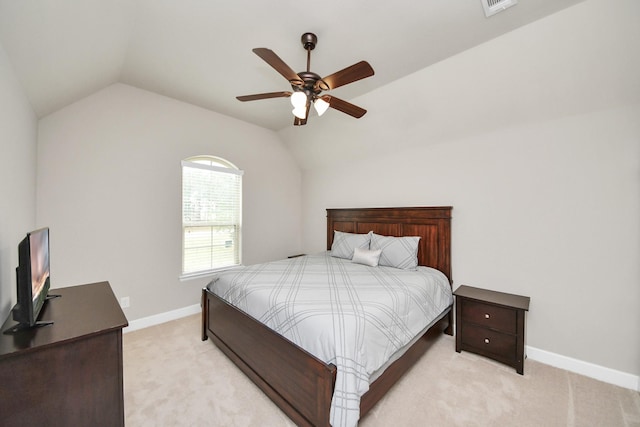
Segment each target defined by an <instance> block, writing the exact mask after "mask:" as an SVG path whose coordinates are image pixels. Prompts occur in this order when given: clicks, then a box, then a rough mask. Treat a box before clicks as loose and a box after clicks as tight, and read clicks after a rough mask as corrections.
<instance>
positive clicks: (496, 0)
mask: <svg viewBox="0 0 640 427" xmlns="http://www.w3.org/2000/svg"><path fill="white" fill-rule="evenodd" d="M516 3H518V0H482V7H483V8H484V14H485V16H486V17H487V18H488V17H490V16H492V15H495V14H496V13H498V12H502V11H503V10H505V9H506V8H508V7H511V6H515V4H516Z"/></svg>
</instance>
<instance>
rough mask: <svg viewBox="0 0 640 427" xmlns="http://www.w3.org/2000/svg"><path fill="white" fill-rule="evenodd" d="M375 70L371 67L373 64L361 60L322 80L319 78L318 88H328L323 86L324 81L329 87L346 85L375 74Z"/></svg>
mask: <svg viewBox="0 0 640 427" xmlns="http://www.w3.org/2000/svg"><path fill="white" fill-rule="evenodd" d="M373 74H374V71H373V68H371V65H369V63H368V62H367V61H360V62H358V63H357V64H353V65H352V66H350V67H347V68H345V69H343V70H340V71H337V72H335V73H333V74H331V75H329V76H327V77H325V78H323V79H321V80H318V82H317V83H316V85H318V88H320V89H322V90H328V89H326V88H323V87H322V82H324V83H325V84H326V85H327V86H328V87H329V89H335V88H337V87H340V86H344V85H346V84H349V83H353V82H356V81H358V80H362V79H364V78H367V77H371V76H373Z"/></svg>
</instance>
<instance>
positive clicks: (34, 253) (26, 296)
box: [5, 227, 53, 332]
mask: <svg viewBox="0 0 640 427" xmlns="http://www.w3.org/2000/svg"><path fill="white" fill-rule="evenodd" d="M16 286H17V298H18V301H17V303H16V305H15V306H14V307H13V309H12V310H11V312H12V314H13V320H14V321H16V322H18V324H17V325H15V326H13V327H12V328H9V329H8V330H7V331H5V332H14V331H18V330H20V329H26V328H33V327H38V326H44V325H50V324H51V323H52V322H39V321H38V316H39V314H40V311H41V310H42V307H43V306H44V303H45V301H46V300H47V298H50V297H53V296H49V295H48V293H49V287H50V286H51V274H50V265H49V228H48V227H45V228H41V229H39V230H34V231H31V232H29V233H27V236H26V237H25V238H24V239H23V240H22V241H21V242H20V244H19V245H18V267H17V268H16Z"/></svg>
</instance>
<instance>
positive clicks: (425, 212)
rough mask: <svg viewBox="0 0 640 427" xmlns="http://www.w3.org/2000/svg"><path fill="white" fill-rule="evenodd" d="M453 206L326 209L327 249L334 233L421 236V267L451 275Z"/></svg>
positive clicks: (419, 254) (419, 261)
mask: <svg viewBox="0 0 640 427" xmlns="http://www.w3.org/2000/svg"><path fill="white" fill-rule="evenodd" d="M452 209H453V208H452V207H451V206H438V207H414V208H354V209H327V249H331V244H332V243H333V232H334V230H336V231H343V232H345V233H368V232H369V231H373V232H374V233H376V234H381V235H384V236H396V237H402V236H420V247H419V249H418V265H424V266H427V267H432V268H436V269H438V270H440V271H442V272H443V273H444V274H445V275H446V276H447V277H448V278H449V282H450V283H452V281H453V278H452V276H451V210H452Z"/></svg>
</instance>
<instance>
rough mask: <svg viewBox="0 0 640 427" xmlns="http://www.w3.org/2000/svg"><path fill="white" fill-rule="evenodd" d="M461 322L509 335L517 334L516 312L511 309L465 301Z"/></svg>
mask: <svg viewBox="0 0 640 427" xmlns="http://www.w3.org/2000/svg"><path fill="white" fill-rule="evenodd" d="M460 320H462V321H463V322H471V323H475V324H476V325H480V326H484V327H486V328H493V329H497V330H499V331H502V332H507V333H509V334H515V333H516V311H515V310H513V309H509V308H504V307H498V306H495V305H491V304H484V303H481V302H477V301H471V300H465V301H464V302H463V304H462V319H460Z"/></svg>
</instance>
